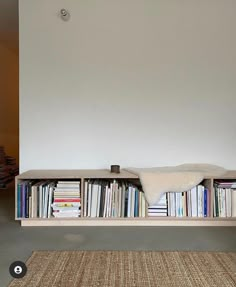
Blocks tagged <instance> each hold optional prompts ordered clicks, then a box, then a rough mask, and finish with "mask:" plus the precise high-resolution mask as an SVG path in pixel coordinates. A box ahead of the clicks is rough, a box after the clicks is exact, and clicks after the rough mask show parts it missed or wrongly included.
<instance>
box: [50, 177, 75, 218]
mask: <svg viewBox="0 0 236 287" xmlns="http://www.w3.org/2000/svg"><path fill="white" fill-rule="evenodd" d="M52 209H53V212H52V214H53V216H54V217H60V218H65V217H79V216H80V210H81V202H80V181H58V182H57V185H56V187H55V188H54V200H53V203H52Z"/></svg>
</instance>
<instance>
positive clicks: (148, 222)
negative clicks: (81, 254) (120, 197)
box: [21, 218, 236, 227]
mask: <svg viewBox="0 0 236 287" xmlns="http://www.w3.org/2000/svg"><path fill="white" fill-rule="evenodd" d="M21 226H120V227H122V226H143V227H144V226H236V218H235V219H227V220H225V219H201V220H200V219H190V220H189V219H185V220H183V219H174V220H173V219H171V220H170V219H152V218H151V219H149V218H145V219H139V220H134V219H125V220H122V219H108V218H107V219H98V218H96V219H91V218H89V219H82V218H80V219H67V218H66V219H65V218H63V219H57V218H56V219H54V218H53V219H47V220H44V219H42V220H40V219H25V220H21Z"/></svg>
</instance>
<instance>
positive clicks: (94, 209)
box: [91, 183, 98, 217]
mask: <svg viewBox="0 0 236 287" xmlns="http://www.w3.org/2000/svg"><path fill="white" fill-rule="evenodd" d="M97 202H98V184H97V183H94V184H93V185H92V201H91V217H96V215H97Z"/></svg>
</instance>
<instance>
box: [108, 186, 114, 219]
mask: <svg viewBox="0 0 236 287" xmlns="http://www.w3.org/2000/svg"><path fill="white" fill-rule="evenodd" d="M112 197H113V189H112V184H111V185H110V188H109V197H108V198H109V201H108V202H109V205H108V217H112Z"/></svg>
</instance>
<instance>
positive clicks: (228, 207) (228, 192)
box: [225, 188, 232, 217]
mask: <svg viewBox="0 0 236 287" xmlns="http://www.w3.org/2000/svg"><path fill="white" fill-rule="evenodd" d="M225 197H226V217H231V216H232V212H231V211H232V207H231V197H232V192H231V188H226V189H225Z"/></svg>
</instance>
